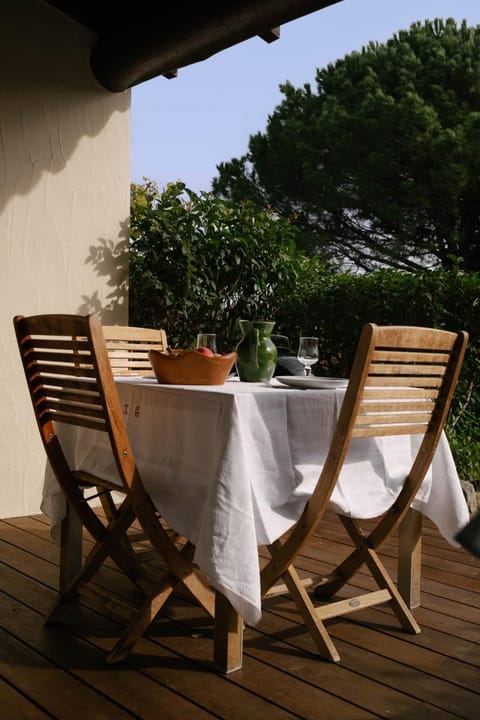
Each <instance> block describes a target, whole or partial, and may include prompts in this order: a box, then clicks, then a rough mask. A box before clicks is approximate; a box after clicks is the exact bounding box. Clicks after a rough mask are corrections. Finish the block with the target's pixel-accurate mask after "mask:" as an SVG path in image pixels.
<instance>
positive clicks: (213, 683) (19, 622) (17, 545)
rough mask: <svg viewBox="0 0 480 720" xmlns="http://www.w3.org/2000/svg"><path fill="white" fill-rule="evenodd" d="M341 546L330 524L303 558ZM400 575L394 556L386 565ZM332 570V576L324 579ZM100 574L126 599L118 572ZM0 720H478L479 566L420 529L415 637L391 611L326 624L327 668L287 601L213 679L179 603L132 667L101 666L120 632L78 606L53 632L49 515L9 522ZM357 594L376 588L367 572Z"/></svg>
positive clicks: (272, 603) (0, 547)
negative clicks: (47, 617) (234, 664)
mask: <svg viewBox="0 0 480 720" xmlns="http://www.w3.org/2000/svg"><path fill="white" fill-rule="evenodd" d="M343 544H344V537H343V535H342V531H341V529H340V525H339V524H338V523H337V522H336V521H335V519H334V517H333V516H328V517H327V519H326V521H325V522H324V523H323V526H322V529H321V535H319V536H317V537H315V538H313V541H312V542H311V544H310V545H309V546H308V547H307V548H306V550H305V553H304V555H303V557H302V563H303V565H304V567H305V568H311V567H312V566H314V567H315V568H316V569H317V570H318V571H320V566H319V562H320V558H321V560H322V568H323V569H324V570H325V569H326V568H327V569H328V567H329V564H333V563H334V562H335V560H336V559H338V557H339V555H340V554H341V553H342V546H343ZM381 555H382V557H383V559H384V562H385V564H386V565H387V566H388V567H390V568H395V562H396V561H395V555H396V544H395V542H392V543H391V544H390V545H388V546H387V547H386V548H385V550H384V552H383V553H382V554H381ZM325 566H326V568H325ZM101 573H102V575H101V574H100V573H99V576H98V578H99V582H107V583H108V584H109V586H110V587H115V588H116V587H117V586H118V589H119V592H123V589H122V584H121V576H120V573H118V572H117V571H116V570H115V568H114V566H112V567H106V568H105V569H103V570H102V571H101ZM0 579H1V582H0V589H1V606H0V618H1V620H0V633H1V635H0V716H1V717H2V719H3V720H9V719H10V718H12V720H13V719H15V720H19V719H21V718H29V719H30V718H35V719H36V718H58V719H60V720H64V719H68V720H77V718H82V719H83V718H86V719H88V720H91V719H95V720H97V719H99V718H108V720H123V719H124V718H145V719H146V718H162V719H164V720H184V719H186V718H188V720H192V718H194V719H195V720H204V719H205V718H221V719H224V720H243V719H245V720H246V719H247V718H248V719H249V720H263V719H264V718H265V719H266V718H268V720H287V719H288V718H290V719H291V718H309V719H310V718H311V719H312V720H367V719H368V720H372V719H373V718H393V719H394V720H403V719H404V718H411V720H429V719H430V718H432V719H434V720H447V719H451V720H453V718H457V719H458V718H466V719H468V720H478V718H479V717H480V682H479V679H480V673H479V669H480V562H479V561H478V560H477V559H475V558H473V557H471V556H470V555H469V554H468V553H467V552H465V551H464V550H462V549H455V548H452V547H450V546H449V545H448V544H447V543H446V542H445V541H444V540H443V539H442V538H441V536H440V535H439V533H438V532H437V530H436V529H435V527H434V526H433V525H432V524H431V523H430V522H429V521H425V522H424V530H423V560H422V605H421V607H419V608H417V609H416V610H415V611H414V614H415V616H416V618H417V620H418V622H419V624H420V626H421V628H422V632H421V634H420V635H407V634H406V633H404V632H402V631H401V630H399V629H398V624H397V621H396V619H395V618H394V616H393V614H392V613H391V612H390V610H389V608H388V606H385V607H383V606H382V607H377V608H370V609H368V610H364V611H361V612H359V613H356V614H353V615H350V616H348V617H344V618H341V619H339V620H336V621H330V622H329V623H328V627H329V628H330V632H331V635H332V636H333V638H334V641H335V643H336V645H337V648H338V650H339V652H340V655H341V661H340V663H338V664H331V663H328V662H326V661H324V660H321V659H319V658H318V657H316V656H315V654H314V652H313V644H312V643H311V640H310V637H309V635H308V634H307V633H306V631H305V630H304V628H303V626H302V625H301V624H299V622H298V617H297V614H296V612H295V611H294V609H293V608H292V606H291V604H290V602H289V601H288V600H287V599H285V598H282V597H280V598H274V599H273V598H272V599H271V600H269V601H267V602H266V604H265V608H264V613H263V618H262V621H261V623H260V624H259V625H258V626H257V627H255V628H246V630H245V643H244V666H243V669H242V670H240V671H238V672H236V673H232V674H231V675H229V676H222V675H219V674H217V673H215V672H214V671H213V667H212V632H213V627H212V623H211V621H209V619H208V618H207V617H206V616H205V615H204V614H203V613H202V611H201V610H199V609H198V608H196V607H195V606H193V605H191V604H189V603H188V602H187V601H186V600H185V599H180V598H177V599H174V600H173V601H171V602H170V604H169V605H168V608H167V610H166V613H168V614H165V615H162V616H161V617H159V619H158V620H157V621H156V623H155V624H154V625H153V626H152V627H151V629H150V631H149V633H148V635H147V637H146V638H144V639H142V640H141V641H140V642H139V643H138V644H137V645H136V647H135V651H134V653H132V654H131V656H130V657H129V659H128V662H125V663H122V664H120V665H117V666H114V667H112V666H109V665H107V664H106V663H105V653H106V650H107V649H108V648H110V647H111V646H112V645H113V642H114V637H115V632H116V627H115V626H114V624H113V623H112V621H111V620H108V619H107V618H105V617H103V616H100V615H99V614H97V613H95V612H94V611H93V610H91V609H89V608H88V607H87V606H82V615H81V618H78V617H77V620H76V623H75V625H74V626H69V627H68V628H66V627H63V626H55V627H49V628H44V626H43V615H44V614H45V612H46V611H47V609H48V608H49V607H50V606H51V604H52V603H53V601H54V599H55V596H56V587H57V582H58V548H57V547H56V546H55V545H54V544H53V543H52V542H51V541H50V537H49V526H48V521H47V519H46V518H45V517H44V516H42V515H36V516H31V517H22V518H11V519H5V520H0ZM356 585H357V586H360V585H361V586H362V587H370V586H371V583H370V578H369V576H368V575H367V574H365V575H360V576H359V577H358V579H357V580H356Z"/></svg>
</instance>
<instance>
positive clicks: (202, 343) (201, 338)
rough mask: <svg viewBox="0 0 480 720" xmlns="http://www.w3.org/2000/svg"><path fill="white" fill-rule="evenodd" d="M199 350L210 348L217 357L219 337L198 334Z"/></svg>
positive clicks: (197, 346)
mask: <svg viewBox="0 0 480 720" xmlns="http://www.w3.org/2000/svg"><path fill="white" fill-rule="evenodd" d="M196 348H197V350H198V349H199V348H208V349H209V350H211V351H212V353H213V354H214V355H215V354H216V352H217V336H216V334H215V333H198V335H197V344H196Z"/></svg>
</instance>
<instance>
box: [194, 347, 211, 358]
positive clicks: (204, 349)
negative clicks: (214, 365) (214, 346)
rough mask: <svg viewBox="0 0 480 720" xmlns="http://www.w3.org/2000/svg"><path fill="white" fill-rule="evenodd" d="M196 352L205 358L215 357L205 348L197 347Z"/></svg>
mask: <svg viewBox="0 0 480 720" xmlns="http://www.w3.org/2000/svg"><path fill="white" fill-rule="evenodd" d="M197 352H198V353H201V354H202V355H206V356H207V357H215V353H213V352H212V351H211V350H210V348H207V347H199V348H197Z"/></svg>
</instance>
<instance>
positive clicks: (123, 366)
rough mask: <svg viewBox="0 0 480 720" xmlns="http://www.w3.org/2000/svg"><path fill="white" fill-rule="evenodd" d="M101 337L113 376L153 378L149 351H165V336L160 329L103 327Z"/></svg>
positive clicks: (122, 326) (118, 326) (121, 326)
mask: <svg viewBox="0 0 480 720" xmlns="http://www.w3.org/2000/svg"><path fill="white" fill-rule="evenodd" d="M103 336H104V338H105V344H106V346H107V352H108V355H109V358H110V364H111V367H112V372H113V374H114V375H142V376H147V377H153V376H154V372H153V370H152V365H151V363H150V360H149V358H148V353H149V351H150V350H152V349H154V350H159V351H160V352H164V351H166V350H167V335H166V332H165V330H163V329H162V328H158V329H155V328H143V327H134V326H124V325H104V326H103Z"/></svg>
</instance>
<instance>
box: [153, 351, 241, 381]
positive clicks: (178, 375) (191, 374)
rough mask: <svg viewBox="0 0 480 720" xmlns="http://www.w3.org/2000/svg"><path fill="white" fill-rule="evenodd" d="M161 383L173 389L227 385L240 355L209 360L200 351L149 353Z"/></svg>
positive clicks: (235, 354) (210, 358)
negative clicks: (230, 373)
mask: <svg viewBox="0 0 480 720" xmlns="http://www.w3.org/2000/svg"><path fill="white" fill-rule="evenodd" d="M148 356H149V358H150V362H151V364H152V368H153V372H154V373H155V377H156V378H157V380H158V382H159V383H167V384H169V385H223V384H224V382H225V380H226V379H227V377H228V374H229V372H230V370H231V369H232V367H233V364H234V362H235V360H236V359H237V353H236V352H231V353H227V354H226V355H215V356H214V357H208V356H207V355H202V353H199V352H197V351H196V350H174V351H173V352H171V353H164V352H161V351H160V350H150V352H149V353H148Z"/></svg>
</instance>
